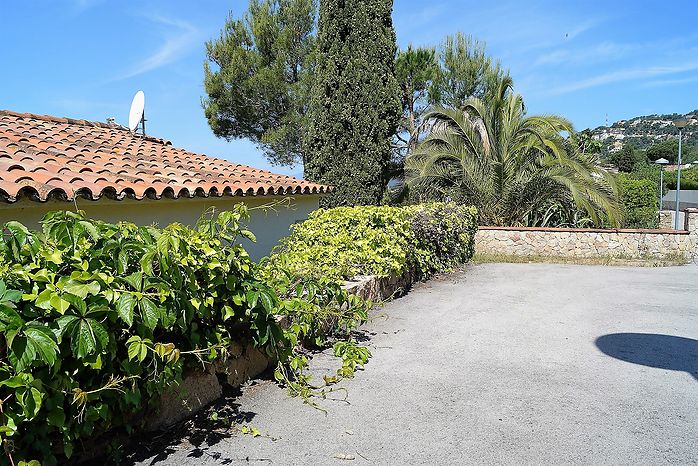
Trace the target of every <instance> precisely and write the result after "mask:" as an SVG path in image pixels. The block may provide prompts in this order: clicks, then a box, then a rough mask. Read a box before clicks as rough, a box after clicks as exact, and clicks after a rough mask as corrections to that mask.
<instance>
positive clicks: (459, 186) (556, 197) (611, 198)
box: [405, 77, 621, 225]
mask: <svg viewBox="0 0 698 466" xmlns="http://www.w3.org/2000/svg"><path fill="white" fill-rule="evenodd" d="M425 118H429V119H430V121H431V122H432V125H433V126H432V132H431V134H430V135H429V136H428V137H427V138H426V139H425V140H424V142H422V144H420V146H419V147H418V148H417V150H416V151H415V152H414V153H413V154H411V155H410V156H409V157H408V158H407V160H406V163H405V171H406V180H407V185H408V189H409V190H410V195H411V197H412V198H413V199H414V198H417V199H419V200H434V199H439V200H443V199H445V198H450V199H453V200H456V201H459V202H463V203H469V204H473V205H475V206H476V207H477V208H478V209H479V211H480V222H481V223H482V224H486V225H526V224H528V223H529V222H530V220H529V219H530V218H532V217H540V216H541V212H542V211H545V210H547V209H549V208H550V206H551V205H552V204H561V205H571V206H573V207H575V209H581V210H583V211H586V213H587V215H588V216H589V218H591V220H592V221H593V222H594V223H595V224H601V223H602V222H604V221H608V222H610V223H611V224H613V225H619V224H620V220H621V209H620V207H619V203H618V201H617V199H618V196H617V187H616V185H615V182H614V180H613V178H612V176H611V175H610V174H609V173H608V172H606V171H605V170H603V169H602V168H601V167H599V166H598V164H597V163H596V160H595V158H594V156H593V155H590V154H586V153H584V152H580V151H578V150H576V148H575V147H574V144H570V143H569V141H567V140H566V139H565V137H564V136H563V135H562V133H565V132H566V133H568V134H573V129H572V124H571V123H570V122H569V121H567V120H565V119H564V118H562V117H559V116H555V115H543V116H527V115H526V111H525V107H524V104H523V100H522V98H521V96H519V95H515V94H513V92H511V79H510V78H508V77H507V78H504V79H503V80H502V81H501V83H500V85H499V88H498V92H497V93H496V96H495V97H494V98H492V99H491V101H490V102H489V103H486V102H484V101H483V100H481V99H479V98H470V99H468V100H467V101H466V102H465V103H464V106H463V108H462V109H453V108H438V109H434V110H432V111H431V112H429V113H428V114H427V115H426V116H425Z"/></svg>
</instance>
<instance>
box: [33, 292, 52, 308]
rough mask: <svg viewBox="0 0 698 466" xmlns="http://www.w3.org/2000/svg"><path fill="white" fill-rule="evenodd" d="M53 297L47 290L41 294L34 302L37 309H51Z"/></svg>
mask: <svg viewBox="0 0 698 466" xmlns="http://www.w3.org/2000/svg"><path fill="white" fill-rule="evenodd" d="M52 295H53V292H52V291H51V290H49V289H48V288H46V289H45V290H44V291H42V292H41V293H39V295H38V296H37V297H36V300H35V301H34V304H35V305H36V307H38V308H39V309H44V310H47V309H51V296H52Z"/></svg>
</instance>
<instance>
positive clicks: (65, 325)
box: [53, 315, 80, 342]
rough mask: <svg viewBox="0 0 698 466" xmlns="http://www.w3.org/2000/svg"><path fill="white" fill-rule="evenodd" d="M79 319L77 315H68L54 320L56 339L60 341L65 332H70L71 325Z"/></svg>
mask: <svg viewBox="0 0 698 466" xmlns="http://www.w3.org/2000/svg"><path fill="white" fill-rule="evenodd" d="M78 320H80V319H79V318H78V317H77V316H74V315H68V316H63V317H59V318H58V319H56V320H55V325H56V328H55V329H54V330H53V333H54V335H56V339H57V340H58V341H59V342H60V341H61V340H62V338H63V336H65V335H66V334H67V333H71V332H72V330H73V326H74V325H75V324H77V323H78Z"/></svg>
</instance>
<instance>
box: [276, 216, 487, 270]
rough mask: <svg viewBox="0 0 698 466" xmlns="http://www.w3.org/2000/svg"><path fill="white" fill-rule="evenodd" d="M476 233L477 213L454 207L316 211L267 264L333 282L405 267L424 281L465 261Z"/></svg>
mask: <svg viewBox="0 0 698 466" xmlns="http://www.w3.org/2000/svg"><path fill="white" fill-rule="evenodd" d="M476 229H477V211H476V209H475V208H474V207H464V206H459V205H456V204H445V203H433V204H421V205H416V206H406V207H389V206H362V207H337V208H334V209H328V210H325V209H319V210H317V211H315V212H313V213H312V214H311V215H310V217H309V218H308V220H306V221H305V222H303V223H300V224H297V225H293V226H292V233H291V235H290V236H288V237H287V238H285V239H284V240H283V241H282V243H281V245H280V247H279V248H278V249H277V250H276V252H275V254H274V255H273V256H272V257H271V259H270V264H271V265H273V264H276V263H278V262H283V263H284V264H285V266H287V267H288V268H289V269H290V270H291V271H293V272H295V273H298V274H306V273H307V274H311V275H316V276H323V277H329V278H332V279H336V280H341V279H349V278H353V277H356V276H359V275H379V276H387V275H391V274H400V273H402V272H403V271H405V270H407V269H413V270H415V271H416V272H417V274H418V276H420V277H426V276H429V275H430V274H432V273H434V272H439V271H445V270H448V269H449V268H451V267H453V266H455V265H457V264H459V263H463V262H466V261H467V260H468V259H470V258H471V257H472V255H473V244H474V235H475V231H476Z"/></svg>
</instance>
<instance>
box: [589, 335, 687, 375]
mask: <svg viewBox="0 0 698 466" xmlns="http://www.w3.org/2000/svg"><path fill="white" fill-rule="evenodd" d="M595 343H596V347H597V348H599V350H601V351H602V352H603V353H604V354H606V355H608V356H611V357H613V358H616V359H620V360H621V361H625V362H630V363H633V364H640V365H642V366H648V367H655V368H659V369H668V370H672V371H682V372H688V373H689V374H691V375H692V376H693V377H694V378H695V379H696V380H698V340H694V339H692V338H684V337H677V336H673V335H661V334H656V333H613V334H609V335H603V336H601V337H599V338H597V339H596V341H595Z"/></svg>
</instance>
